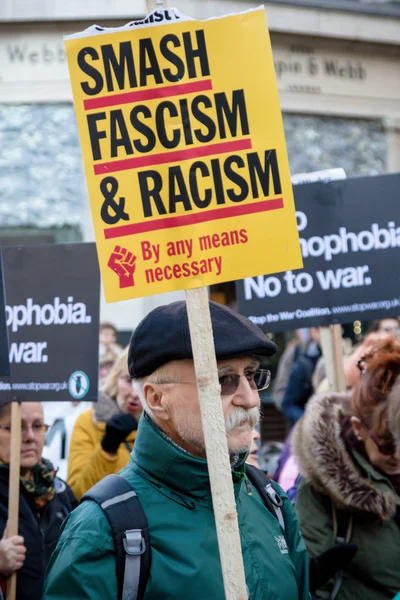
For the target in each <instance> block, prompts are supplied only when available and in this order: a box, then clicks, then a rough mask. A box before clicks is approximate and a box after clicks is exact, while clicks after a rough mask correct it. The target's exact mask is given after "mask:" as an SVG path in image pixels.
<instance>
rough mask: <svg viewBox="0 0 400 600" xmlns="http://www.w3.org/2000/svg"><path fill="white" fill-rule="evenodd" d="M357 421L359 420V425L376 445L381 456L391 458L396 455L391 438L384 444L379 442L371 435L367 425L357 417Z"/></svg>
mask: <svg viewBox="0 0 400 600" xmlns="http://www.w3.org/2000/svg"><path fill="white" fill-rule="evenodd" d="M358 419H359V421H360V423H361V424H362V425H363V426H364V427H365V429H366V430H367V431H368V434H369V437H370V438H371V440H372V441H373V442H374V443H375V444H376V446H377V448H378V450H379V452H380V453H381V454H383V455H384V456H393V455H394V454H396V452H397V447H396V443H395V441H394V439H393V438H392V437H390V438H388V439H387V440H385V441H384V442H380V441H379V440H378V438H377V437H375V436H374V435H373V434H372V433H371V430H370V429H369V427H368V425H367V424H366V423H365V422H364V421H363V420H362V419H360V417H358Z"/></svg>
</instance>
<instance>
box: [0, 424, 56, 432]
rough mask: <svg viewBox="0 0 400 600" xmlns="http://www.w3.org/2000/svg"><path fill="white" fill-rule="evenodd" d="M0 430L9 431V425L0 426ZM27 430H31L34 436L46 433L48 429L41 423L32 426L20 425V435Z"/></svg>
mask: <svg viewBox="0 0 400 600" xmlns="http://www.w3.org/2000/svg"><path fill="white" fill-rule="evenodd" d="M0 429H3V430H4V431H8V433H10V431H11V425H0ZM28 429H32V431H33V433H34V434H35V435H39V434H40V433H46V432H47V431H48V429H49V426H48V425H43V424H42V423H34V424H33V425H25V424H24V423H23V424H22V425H21V433H24V434H25V433H26V432H27V431H28Z"/></svg>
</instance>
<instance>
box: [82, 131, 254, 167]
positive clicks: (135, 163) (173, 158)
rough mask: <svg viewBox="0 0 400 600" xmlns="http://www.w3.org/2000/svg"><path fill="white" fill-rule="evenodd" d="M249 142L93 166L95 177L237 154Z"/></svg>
mask: <svg viewBox="0 0 400 600" xmlns="http://www.w3.org/2000/svg"><path fill="white" fill-rule="evenodd" d="M250 149H251V140H250V139H249V138H247V139H244V140H234V141H232V142H221V143H218V144H208V145H207V146H199V147H198V148H189V149H187V150H174V151H173V152H163V153H161V154H149V155H148V156H139V157H137V158H124V159H123V160H115V161H113V162H106V163H101V164H99V165H94V167H93V168H94V174H95V175H108V174H109V173H115V172H116V171H127V170H129V169H140V168H141V167H152V166H154V165H165V164H166V163H174V162H181V161H182V160H189V159H193V158H201V157H203V156H212V155H213V154H225V153H228V152H237V151H239V150H250Z"/></svg>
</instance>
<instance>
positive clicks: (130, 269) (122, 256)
mask: <svg viewBox="0 0 400 600" xmlns="http://www.w3.org/2000/svg"><path fill="white" fill-rule="evenodd" d="M108 266H109V267H110V269H112V270H113V271H114V273H116V274H117V275H118V277H119V287H120V288H127V287H133V286H134V285H135V278H134V277H133V274H134V273H135V269H136V256H134V255H133V254H132V252H129V251H128V250H127V249H126V248H121V247H120V246H115V248H114V252H112V254H111V256H110V258H109V260H108Z"/></svg>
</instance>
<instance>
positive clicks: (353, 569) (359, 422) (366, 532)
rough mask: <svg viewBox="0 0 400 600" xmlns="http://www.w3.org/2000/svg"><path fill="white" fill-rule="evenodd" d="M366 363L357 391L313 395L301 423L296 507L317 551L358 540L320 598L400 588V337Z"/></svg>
mask: <svg viewBox="0 0 400 600" xmlns="http://www.w3.org/2000/svg"><path fill="white" fill-rule="evenodd" d="M359 368H360V371H361V376H360V378H359V380H358V381H357V382H356V384H355V386H354V388H353V390H352V392H351V393H344V394H330V395H317V396H314V398H313V399H311V400H310V402H309V403H308V406H307V409H306V413H305V415H304V417H303V418H302V420H301V421H300V422H299V423H298V424H297V426H296V428H295V430H294V433H293V443H292V447H293V452H294V454H295V455H296V456H297V457H298V462H299V468H300V474H301V477H302V481H301V483H300V486H299V490H298V499H297V503H296V511H297V514H298V517H299V521H300V527H301V531H302V533H303V536H304V539H305V542H306V545H307V548H308V551H309V554H310V556H311V557H313V556H317V555H318V554H321V553H322V552H323V551H324V550H326V549H327V548H329V547H330V546H332V544H333V543H335V542H338V541H340V540H343V541H345V542H348V543H353V544H356V545H357V546H358V552H357V554H356V556H355V558H354V559H353V561H352V562H351V563H350V564H349V565H348V566H347V567H346V569H345V570H343V571H342V573H341V575H340V576H338V577H336V579H335V580H331V582H330V584H329V585H328V586H326V587H325V588H324V589H323V590H319V591H318V592H317V596H316V597H317V598H326V599H328V598H329V599H333V598H336V600H386V599H388V600H389V599H391V598H393V597H394V595H395V594H396V593H397V592H398V591H399V589H400V454H399V451H398V450H397V449H396V444H395V440H394V438H393V434H395V435H396V433H397V434H400V425H399V423H398V422H397V423H396V422H394V419H396V421H397V420H398V418H399V417H400V340H398V339H396V338H395V337H390V338H386V339H385V340H382V341H381V342H378V343H377V345H376V346H375V347H374V348H373V349H372V350H371V351H370V353H369V354H368V355H367V356H365V357H363V359H362V360H360V362H359Z"/></svg>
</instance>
